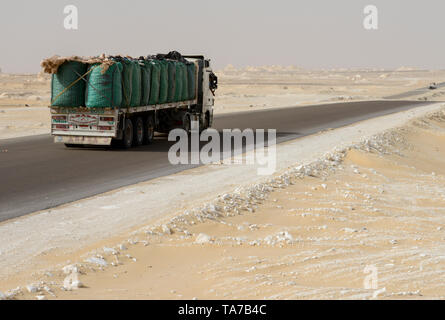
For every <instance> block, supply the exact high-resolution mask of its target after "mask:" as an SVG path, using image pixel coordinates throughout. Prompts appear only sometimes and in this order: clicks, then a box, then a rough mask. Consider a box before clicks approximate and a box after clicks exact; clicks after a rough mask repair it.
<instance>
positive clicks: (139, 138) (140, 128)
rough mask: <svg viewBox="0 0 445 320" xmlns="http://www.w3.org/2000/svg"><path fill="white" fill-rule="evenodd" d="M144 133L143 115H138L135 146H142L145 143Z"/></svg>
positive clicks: (134, 138) (134, 139)
mask: <svg viewBox="0 0 445 320" xmlns="http://www.w3.org/2000/svg"><path fill="white" fill-rule="evenodd" d="M144 133H145V132H144V122H143V121H142V118H141V117H138V118H137V119H136V124H135V128H134V137H133V141H134V145H135V146H142V145H143V144H144Z"/></svg>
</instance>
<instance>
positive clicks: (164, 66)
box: [158, 60, 168, 104]
mask: <svg viewBox="0 0 445 320" xmlns="http://www.w3.org/2000/svg"><path fill="white" fill-rule="evenodd" d="M159 65H160V66H161V77H160V80H159V81H160V84H159V101H158V103H159V104H161V103H166V102H167V99H168V62H167V61H166V60H159Z"/></svg>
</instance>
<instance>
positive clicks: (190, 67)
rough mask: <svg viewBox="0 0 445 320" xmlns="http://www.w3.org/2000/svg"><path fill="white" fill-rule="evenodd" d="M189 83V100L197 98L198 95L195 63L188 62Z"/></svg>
mask: <svg viewBox="0 0 445 320" xmlns="http://www.w3.org/2000/svg"><path fill="white" fill-rule="evenodd" d="M186 65H187V85H188V100H193V99H195V95H196V85H195V83H196V81H195V73H196V71H195V64H194V63H193V62H187V64H186Z"/></svg>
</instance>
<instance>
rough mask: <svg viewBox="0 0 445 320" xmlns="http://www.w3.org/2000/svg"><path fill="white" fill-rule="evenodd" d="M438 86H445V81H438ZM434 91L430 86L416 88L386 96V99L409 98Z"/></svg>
mask: <svg viewBox="0 0 445 320" xmlns="http://www.w3.org/2000/svg"><path fill="white" fill-rule="evenodd" d="M436 86H437V89H439V88H443V87H445V82H441V83H437V84H436ZM432 91H434V90H431V89H430V88H429V87H425V88H419V89H414V90H411V91H407V92H403V93H400V94H395V95H392V96H388V97H385V99H395V100H400V99H407V98H409V97H412V96H418V95H420V94H425V93H428V92H432Z"/></svg>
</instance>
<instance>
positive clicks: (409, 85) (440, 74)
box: [0, 65, 445, 139]
mask: <svg viewBox="0 0 445 320" xmlns="http://www.w3.org/2000/svg"><path fill="white" fill-rule="evenodd" d="M216 74H217V75H218V78H219V89H218V90H217V91H216V100H215V109H214V112H215V114H220V113H226V112H237V111H249V110H257V109H266V108H274V107H289V106H304V105H310V104H319V103H335V102H342V101H360V100H379V99H384V98H386V97H390V96H392V95H395V94H399V93H403V92H407V91H411V90H415V89H417V88H422V87H426V86H428V85H429V84H430V83H432V82H440V81H441V79H443V78H444V77H445V71H440V70H439V71H430V70H417V69H413V68H406V67H404V68H399V69H397V70H385V69H357V70H346V69H332V70H306V69H301V68H298V67H295V66H287V67H283V66H264V67H246V68H241V69H236V68H234V67H233V66H230V65H229V66H227V67H226V68H224V69H222V70H217V71H216ZM50 83H51V82H50V76H49V75H47V74H44V73H41V74H38V75H35V74H23V75H19V74H14V75H12V74H0V139H8V138H13V137H21V136H27V135H35V134H45V133H49V131H50V121H49V120H50V114H49V109H48V105H49V100H50V96H51V85H50ZM444 98H445V88H439V89H438V90H431V92H427V93H421V94H414V95H413V96H410V97H409V99H412V100H431V101H441V100H443V99H444Z"/></svg>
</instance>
